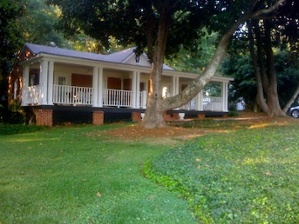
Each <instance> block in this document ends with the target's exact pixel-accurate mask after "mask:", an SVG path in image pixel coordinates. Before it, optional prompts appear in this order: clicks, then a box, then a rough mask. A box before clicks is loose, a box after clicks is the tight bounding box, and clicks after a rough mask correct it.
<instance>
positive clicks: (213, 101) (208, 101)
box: [203, 97, 223, 111]
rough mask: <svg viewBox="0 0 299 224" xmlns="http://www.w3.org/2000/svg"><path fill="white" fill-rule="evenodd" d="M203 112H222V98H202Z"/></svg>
mask: <svg viewBox="0 0 299 224" xmlns="http://www.w3.org/2000/svg"><path fill="white" fill-rule="evenodd" d="M203 110H210V111H223V100H222V97H206V98H203Z"/></svg>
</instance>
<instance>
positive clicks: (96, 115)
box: [92, 111, 104, 125]
mask: <svg viewBox="0 0 299 224" xmlns="http://www.w3.org/2000/svg"><path fill="white" fill-rule="evenodd" d="M92 123H93V124H94V125H103V124H104V111H94V112H93V114H92Z"/></svg>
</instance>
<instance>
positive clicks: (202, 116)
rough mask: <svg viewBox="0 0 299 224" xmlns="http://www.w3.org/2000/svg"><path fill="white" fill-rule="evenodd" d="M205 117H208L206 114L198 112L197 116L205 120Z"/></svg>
mask: <svg viewBox="0 0 299 224" xmlns="http://www.w3.org/2000/svg"><path fill="white" fill-rule="evenodd" d="M205 117H206V115H205V114H197V118H198V119H199V120H203V119H205Z"/></svg>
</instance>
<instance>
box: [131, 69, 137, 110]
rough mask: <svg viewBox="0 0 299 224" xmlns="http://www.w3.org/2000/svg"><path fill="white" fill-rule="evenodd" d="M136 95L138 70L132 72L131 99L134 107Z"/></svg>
mask: <svg viewBox="0 0 299 224" xmlns="http://www.w3.org/2000/svg"><path fill="white" fill-rule="evenodd" d="M136 95H137V74H136V72H132V99H131V106H132V108H136V105H137V102H136V98H137V97H136Z"/></svg>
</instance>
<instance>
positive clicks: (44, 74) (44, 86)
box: [38, 60, 48, 105]
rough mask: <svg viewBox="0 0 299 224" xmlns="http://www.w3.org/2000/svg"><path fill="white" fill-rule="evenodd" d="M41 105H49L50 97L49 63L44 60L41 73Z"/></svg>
mask: <svg viewBox="0 0 299 224" xmlns="http://www.w3.org/2000/svg"><path fill="white" fill-rule="evenodd" d="M39 87H40V92H39V94H40V95H39V102H38V103H39V104H42V105H45V104H47V96H48V61H46V60H43V61H42V62H41V64H40V72H39Z"/></svg>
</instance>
